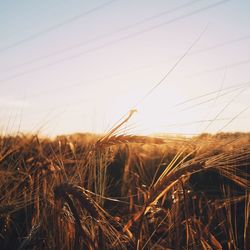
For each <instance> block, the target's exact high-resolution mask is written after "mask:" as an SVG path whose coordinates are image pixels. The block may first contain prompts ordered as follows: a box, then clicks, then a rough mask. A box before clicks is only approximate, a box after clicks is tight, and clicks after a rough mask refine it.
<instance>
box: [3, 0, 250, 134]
mask: <svg viewBox="0 0 250 250" xmlns="http://www.w3.org/2000/svg"><path fill="white" fill-rule="evenodd" d="M249 11H250V1H246V0H245V1H244V0H237V1H236V0H189V1H188V0H187V1H186V0H185V1H183V0H180V1H179V0H178V1H173V0H154V1H153V0H151V1H150V0H133V1H132V0H99V1H97V0H85V1H82V0H72V1H66V0H60V1H59V0H52V1H51V0H43V1H35V0H25V1H17V0H12V1H6V0H2V1H0V107H1V108H0V118H1V119H0V131H1V132H2V133H16V132H25V133H26V132H32V133H37V132H39V133H42V134H45V135H57V134H67V133H74V132H94V133H104V132H105V131H107V130H108V129H110V128H111V127H112V126H113V125H114V124H115V123H116V122H117V120H119V119H120V118H121V117H123V116H124V115H126V114H127V113H128V112H129V111H130V110H131V109H132V108H136V110H137V112H136V113H135V114H134V115H133V117H132V118H131V120H130V121H129V123H128V124H127V126H126V128H125V130H126V131H123V132H126V133H132V134H152V133H166V134H182V135H194V134H199V133H203V132H210V133H217V132H222V131H225V132H234V131H243V132H248V131H249V128H250V107H249V105H250V101H249V97H250V71H249V66H250V30H249V27H250V15H249ZM192 44H194V45H193V46H192ZM190 47H192V48H191V49H190ZM168 72H170V73H169V74H168ZM166 75H167V77H165V76H166ZM162 79H164V81H161V80H162ZM137 104H138V105H137Z"/></svg>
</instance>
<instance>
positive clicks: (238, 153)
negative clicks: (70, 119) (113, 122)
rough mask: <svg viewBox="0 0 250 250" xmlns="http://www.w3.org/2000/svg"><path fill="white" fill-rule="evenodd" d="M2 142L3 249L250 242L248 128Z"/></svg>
mask: <svg viewBox="0 0 250 250" xmlns="http://www.w3.org/2000/svg"><path fill="white" fill-rule="evenodd" d="M0 144H1V151H0V152H1V158H0V163H1V173H0V178H1V181H0V192H1V199H0V220H1V224H0V248H1V249H245V250H247V249H249V243H248V242H249V204H250V194H249V164H250V147H249V144H250V135H249V134H247V133H246V134H243V133H235V134H227V133H220V134H217V135H214V136H211V135H209V134H203V135H200V136H198V137H194V138H184V137H183V138H182V137H161V138H159V137H158V138H153V137H143V136H132V135H130V136H129V135H115V134H114V133H113V132H112V133H111V134H109V135H106V136H102V137H101V136H97V135H91V134H74V135H71V136H58V137H57V138H55V139H53V140H52V139H49V138H45V137H39V136H36V135H20V136H16V137H14V136H4V137H2V138H1V140H0Z"/></svg>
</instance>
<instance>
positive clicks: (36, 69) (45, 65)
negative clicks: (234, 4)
mask: <svg viewBox="0 0 250 250" xmlns="http://www.w3.org/2000/svg"><path fill="white" fill-rule="evenodd" d="M228 1H230V0H222V1H219V2H217V3H214V4H210V5H207V6H205V7H202V8H199V9H197V10H194V11H191V12H189V13H187V14H184V15H181V16H179V17H176V18H173V19H171V20H168V21H165V22H162V23H160V24H157V25H154V26H152V27H149V28H145V29H143V30H140V31H137V32H135V33H132V34H129V35H126V36H123V37H121V38H119V39H116V40H113V41H110V42H107V43H104V44H102V45H99V46H97V47H94V48H91V49H89V50H86V51H83V52H80V53H77V54H74V55H71V56H68V57H64V58H61V59H59V60H56V61H54V62H51V63H47V64H44V65H41V66H38V67H34V68H32V69H30V70H27V71H23V72H20V73H17V74H14V75H12V76H9V77H7V78H5V79H1V80H0V82H8V81H10V80H13V79H16V78H19V77H21V76H24V75H27V74H30V73H34V72H37V71H40V70H43V69H45V68H48V67H50V66H54V65H57V64H61V63H63V62H66V61H70V60H73V59H75V58H78V57H81V56H83V55H85V54H87V53H89V52H92V51H96V50H99V49H102V48H105V47H107V46H111V45H113V44H116V43H119V42H121V41H124V40H127V39H131V38H134V37H136V36H139V35H141V34H144V33H146V32H150V31H152V30H155V29H158V28H160V27H162V26H164V25H167V24H171V23H173V22H176V21H178V20H182V19H185V18H187V17H190V16H193V15H196V14H198V13H201V12H203V11H206V10H209V9H211V8H215V7H217V6H219V5H222V4H225V3H226V2H228Z"/></svg>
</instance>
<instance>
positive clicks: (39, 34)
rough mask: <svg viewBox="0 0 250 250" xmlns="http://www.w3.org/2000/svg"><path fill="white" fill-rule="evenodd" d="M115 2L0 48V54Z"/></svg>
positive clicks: (102, 5) (110, 1) (111, 0)
mask: <svg viewBox="0 0 250 250" xmlns="http://www.w3.org/2000/svg"><path fill="white" fill-rule="evenodd" d="M115 1H118V0H109V1H107V2H105V3H102V4H100V5H98V6H96V7H94V8H92V9H90V10H87V11H84V12H82V13H81V14H78V15H75V16H73V17H71V18H69V19H66V20H64V21H62V22H60V23H57V24H55V25H52V26H50V27H48V28H46V29H44V30H41V31H39V32H36V33H34V34H32V35H30V36H28V37H26V38H24V39H22V40H19V41H17V42H14V43H12V44H9V45H7V46H5V47H2V48H0V53H3V52H5V51H7V50H10V49H12V48H15V47H18V46H19V45H22V44H24V43H26V42H28V41H31V40H34V39H36V38H38V37H40V36H42V35H44V34H47V33H49V32H51V31H54V30H57V29H59V28H61V27H63V26H64V25H67V24H69V23H72V22H74V21H76V20H78V19H81V18H83V17H85V16H87V15H89V14H91V13H93V12H95V11H98V10H100V9H102V8H104V7H106V6H108V5H110V4H112V3H113V2H115Z"/></svg>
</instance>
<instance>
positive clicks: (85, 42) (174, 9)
mask: <svg viewBox="0 0 250 250" xmlns="http://www.w3.org/2000/svg"><path fill="white" fill-rule="evenodd" d="M200 1H204V0H193V1H191V2H188V3H185V4H182V5H179V6H177V7H175V8H173V9H170V10H169V9H168V10H165V11H162V12H160V13H157V14H155V15H153V16H150V17H147V18H145V19H142V20H140V21H137V22H135V23H133V24H129V25H126V26H124V27H121V28H120V29H118V30H116V31H113V32H108V33H105V34H103V35H98V36H96V37H94V38H91V39H89V40H86V41H83V42H80V43H77V44H75V45H73V46H70V47H67V48H64V49H61V50H57V51H54V52H52V53H50V54H47V55H44V56H40V57H37V58H34V59H32V60H28V61H26V62H23V63H21V64H17V65H14V66H13V67H11V68H9V69H7V70H6V71H5V72H8V71H11V70H13V69H17V68H20V67H23V66H25V65H30V64H32V63H35V62H39V61H41V60H44V59H47V58H50V57H52V56H56V55H60V54H62V53H65V52H68V51H71V50H73V49H77V48H81V47H83V46H84V45H86V44H89V43H93V42H96V41H99V40H101V39H103V38H106V37H109V36H112V35H115V34H119V33H121V32H123V31H127V30H130V29H132V28H134V27H136V26H139V25H142V24H145V23H147V22H149V21H152V20H154V19H157V18H159V17H161V16H163V15H166V14H170V13H172V12H175V11H177V10H180V9H183V8H186V7H190V6H191V5H193V4H195V3H196V2H200Z"/></svg>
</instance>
